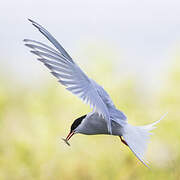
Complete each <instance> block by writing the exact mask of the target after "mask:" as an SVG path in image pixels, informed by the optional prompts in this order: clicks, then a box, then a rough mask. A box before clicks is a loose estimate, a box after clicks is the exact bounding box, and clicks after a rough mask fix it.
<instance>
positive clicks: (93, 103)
mask: <svg viewBox="0 0 180 180" xmlns="http://www.w3.org/2000/svg"><path fill="white" fill-rule="evenodd" d="M30 22H31V23H32V24H33V25H34V26H35V27H36V28H37V29H38V30H39V31H40V32H41V33H42V34H43V35H44V36H45V37H46V38H47V39H48V40H49V41H50V42H51V43H52V44H53V45H54V47H55V48H56V49H54V48H52V47H50V46H48V45H46V44H43V43H41V42H38V41H35V40H30V39H25V40H24V41H25V45H26V46H28V47H29V48H31V49H32V50H31V52H32V53H33V54H35V55H37V56H38V57H39V58H38V60H39V61H40V62H42V63H43V64H44V65H45V66H46V67H47V68H48V69H50V70H51V73H52V74H53V75H54V76H55V77H56V78H57V79H58V81H59V82H60V83H61V84H62V85H63V86H65V87H66V89H67V90H68V91H70V92H71V93H73V94H74V95H76V96H78V97H79V98H80V99H81V100H82V101H83V102H85V103H86V104H89V105H90V107H91V108H92V109H93V111H92V112H90V113H89V114H87V115H84V116H82V117H79V118H78V119H76V120H75V121H74V122H73V124H72V126H71V130H70V133H69V135H68V136H67V138H66V139H63V140H65V142H66V143H67V144H68V145H69V142H68V140H69V139H70V138H71V137H72V136H73V135H74V134H76V133H81V134H86V135H96V134H108V135H115V136H119V137H120V138H121V141H122V142H123V143H124V144H126V145H127V146H128V147H129V148H130V149H131V150H132V152H133V153H134V154H135V155H136V156H137V158H138V159H139V160H140V161H141V162H142V163H144V164H145V165H146V166H147V162H146V161H145V160H144V153H145V151H146V147H147V142H148V140H149V136H150V134H151V133H150V132H149V131H151V130H152V129H154V125H155V124H157V123H158V122H159V121H160V120H159V121H156V122H155V123H152V124H150V125H146V126H132V125H130V124H128V122H127V117H126V116H125V114H124V113H123V112H122V111H120V110H118V109H117V108H116V106H115V105H114V103H113V101H112V100H111V98H110V96H109V95H108V93H107V92H106V91H105V90H104V88H103V87H102V86H100V85H99V84H98V83H96V82H95V81H94V80H92V79H91V78H89V77H88V76H87V75H86V74H85V73H84V72H83V71H82V70H81V69H80V67H79V66H78V65H77V64H76V63H75V62H74V60H73V59H72V58H71V57H70V55H69V54H68V53H67V52H66V51H65V49H64V48H63V47H62V46H61V45H60V44H59V42H58V41H57V40H56V39H55V38H54V37H53V36H52V35H51V34H50V33H49V32H48V31H47V30H46V29H45V28H43V27H42V26H41V25H39V24H38V23H36V22H34V21H32V20H30ZM122 137H123V138H124V139H122Z"/></svg>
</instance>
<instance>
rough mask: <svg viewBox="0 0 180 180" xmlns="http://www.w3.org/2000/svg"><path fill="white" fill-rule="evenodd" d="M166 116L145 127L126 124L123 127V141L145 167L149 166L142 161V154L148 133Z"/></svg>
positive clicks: (144, 150) (145, 147)
mask: <svg viewBox="0 0 180 180" xmlns="http://www.w3.org/2000/svg"><path fill="white" fill-rule="evenodd" d="M166 114H167V113H166ZM166 114H164V115H163V116H162V117H161V119H160V120H158V121H156V122H154V123H152V124H149V125H146V126H132V125H130V124H127V125H125V127H124V133H123V138H124V140H125V141H126V143H127V144H128V146H129V148H130V149H131V151H132V152H133V153H134V154H135V155H136V157H137V158H138V159H139V160H140V161H141V162H142V163H143V164H144V165H145V166H147V167H149V166H148V162H147V161H146V160H145V159H144V153H145V152H146V149H147V144H148V141H149V139H150V135H151V134H152V133H151V132H150V131H151V130H153V129H154V128H156V127H155V125H156V124H157V123H159V121H161V120H162V119H163V118H164V117H165V116H166Z"/></svg>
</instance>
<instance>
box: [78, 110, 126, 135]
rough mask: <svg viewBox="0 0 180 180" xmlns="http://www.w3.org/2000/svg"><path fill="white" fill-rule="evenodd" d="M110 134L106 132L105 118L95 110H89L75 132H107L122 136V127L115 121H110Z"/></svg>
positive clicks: (90, 133)
mask: <svg viewBox="0 0 180 180" xmlns="http://www.w3.org/2000/svg"><path fill="white" fill-rule="evenodd" d="M111 127H112V134H110V133H109V132H108V128H107V124H106V121H105V119H104V118H103V117H102V116H100V115H99V114H98V113H96V112H91V113H89V114H87V116H86V117H85V118H84V119H83V121H82V123H81V124H80V125H79V126H78V127H77V129H76V133H81V134H86V135H97V134H108V135H115V136H122V134H123V127H122V126H120V125H119V124H118V123H116V122H115V121H112V122H111Z"/></svg>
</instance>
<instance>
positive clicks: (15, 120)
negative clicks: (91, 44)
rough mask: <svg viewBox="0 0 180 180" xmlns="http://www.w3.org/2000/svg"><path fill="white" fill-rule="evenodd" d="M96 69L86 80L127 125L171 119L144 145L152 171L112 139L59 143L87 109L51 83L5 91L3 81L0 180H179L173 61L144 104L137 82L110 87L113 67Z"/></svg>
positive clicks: (178, 101)
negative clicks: (108, 99) (99, 86)
mask: <svg viewBox="0 0 180 180" xmlns="http://www.w3.org/2000/svg"><path fill="white" fill-rule="evenodd" d="M103 63H104V62H103ZM104 64H106V63H104ZM98 66H99V67H101V68H97V67H96V68H95V69H94V71H93V73H90V74H95V75H93V78H95V77H96V79H98V80H99V79H100V81H98V82H100V84H102V85H103V86H104V88H105V89H107V91H108V92H109V94H110V95H111V97H112V99H113V101H114V102H115V104H116V106H117V107H118V108H119V109H121V110H122V111H124V113H125V114H126V115H127V116H128V119H129V122H130V123H131V124H133V125H143V124H148V123H151V122H153V121H155V120H158V119H159V118H160V117H161V115H163V113H165V112H166V111H168V112H169V114H168V116H167V117H166V118H165V119H164V120H163V121H162V122H161V123H160V124H159V125H158V128H157V129H156V130H155V135H154V136H153V137H152V139H151V142H150V144H149V149H148V153H147V159H149V160H150V161H151V169H148V168H146V167H145V166H143V165H142V164H141V163H140V162H139V161H138V160H137V158H136V157H135V156H134V155H133V154H132V152H131V151H130V150H129V149H128V148H127V147H126V146H124V145H123V144H122V143H121V142H120V140H119V138H117V137H111V136H106V135H101V136H98V135H97V136H85V135H75V136H74V137H73V138H72V139H71V141H70V143H71V147H68V146H67V145H66V144H64V142H63V141H62V140H61V137H65V136H66V135H67V134H68V132H69V128H70V125H71V123H72V121H73V120H74V119H75V118H77V117H79V116H81V115H84V114H86V113H88V112H89V111H90V109H88V107H87V106H85V105H84V104H83V103H81V101H80V100H79V99H78V98H76V97H74V96H73V95H71V94H70V93H69V92H67V91H66V90H65V89H64V88H63V87H62V86H60V85H58V83H57V82H56V80H54V78H52V79H53V80H52V81H51V82H50V83H47V84H46V86H42V87H40V88H32V89H31V88H27V87H23V86H20V85H17V86H16V85H15V84H16V82H13V83H12V84H11V83H10V80H9V79H8V77H6V78H4V79H3V78H1V86H0V180H1V179H2V180H25V179H26V180H71V179H72V180H95V179H102V180H112V179H113V180H119V179H123V180H127V179H133V180H136V179H137V180H139V179H146V180H151V179H158V180H160V179H168V180H171V179H172V180H175V179H180V167H179V163H180V141H179V139H180V131H179V127H180V126H179V125H180V120H179V118H180V115H179V105H180V95H179V93H180V83H179V82H180V63H179V59H178V58H177V60H176V61H175V64H174V66H172V67H170V71H169V74H168V78H167V80H166V82H165V83H164V84H162V88H161V90H160V91H159V93H157V94H154V95H152V96H151V97H150V98H149V99H146V100H143V99H144V96H142V94H141V93H140V92H139V91H138V89H137V87H136V79H133V78H128V79H124V80H123V81H121V82H120V83H119V82H118V83H117V81H114V82H112V79H113V76H114V72H113V68H114V67H113V66H112V65H109V66H108V67H107V66H101V63H100V64H99V65H98ZM99 69H101V70H100V71H99ZM102 74H104V76H102ZM103 78H104V81H103ZM103 82H104V83H103ZM14 85H15V86H14Z"/></svg>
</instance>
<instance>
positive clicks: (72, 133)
mask: <svg viewBox="0 0 180 180" xmlns="http://www.w3.org/2000/svg"><path fill="white" fill-rule="evenodd" d="M73 135H74V131H72V132H70V133H69V134H68V136H67V137H66V141H69V139H70V138H71V137H72V136H73Z"/></svg>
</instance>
